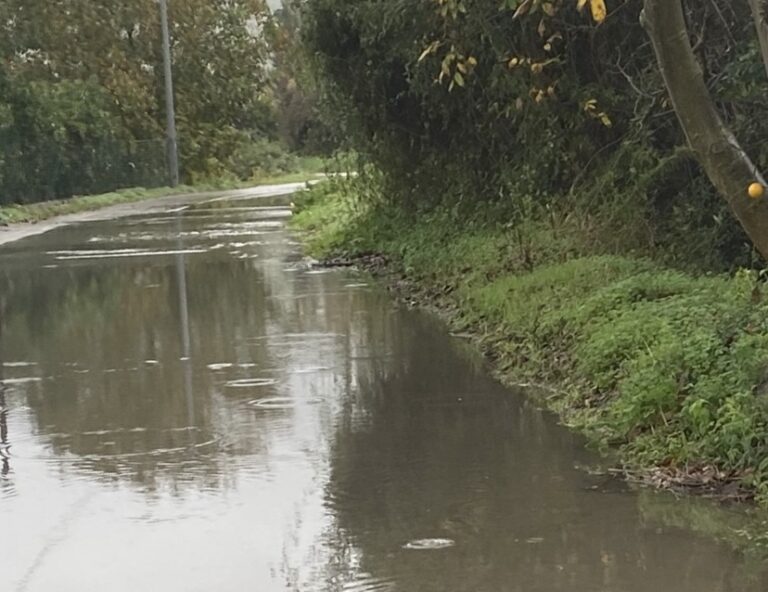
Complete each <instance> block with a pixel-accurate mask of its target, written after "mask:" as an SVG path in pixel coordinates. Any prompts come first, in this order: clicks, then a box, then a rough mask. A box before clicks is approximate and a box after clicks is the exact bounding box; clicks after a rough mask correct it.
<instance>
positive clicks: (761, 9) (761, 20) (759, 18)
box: [749, 0, 768, 73]
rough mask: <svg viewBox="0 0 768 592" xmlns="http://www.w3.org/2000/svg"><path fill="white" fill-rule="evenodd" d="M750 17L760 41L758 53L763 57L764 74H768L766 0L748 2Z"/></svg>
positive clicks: (767, 0) (767, 17)
mask: <svg viewBox="0 0 768 592" xmlns="http://www.w3.org/2000/svg"><path fill="white" fill-rule="evenodd" d="M749 7H750V8H751V9H752V16H753V17H754V19H755V26H756V27H757V38H758V40H759V41H760V53H761V54H762V56H763V63H764V64H765V70H766V73H768V0H749Z"/></svg>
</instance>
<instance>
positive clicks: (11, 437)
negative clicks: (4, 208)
mask: <svg viewBox="0 0 768 592" xmlns="http://www.w3.org/2000/svg"><path fill="white" fill-rule="evenodd" d="M265 193H266V192H265V191H264V190H262V191H261V193H260V194H258V196H256V197H254V196H253V195H252V194H249V193H248V192H239V193H238V194H237V195H231V196H228V197H226V196H225V197H224V198H223V199H222V198H219V199H216V200H213V201H204V202H198V203H195V204H193V205H191V206H189V207H183V204H179V203H175V204H174V207H173V208H171V211H167V210H158V209H155V210H153V211H151V212H149V213H145V214H141V215H134V216H130V217H126V218H121V219H117V220H101V221H89V222H84V223H81V224H77V225H73V226H66V227H61V228H57V229H56V230H53V231H51V232H49V233H46V234H43V235H40V236H36V237H32V238H28V239H26V240H24V241H20V242H16V243H12V244H9V245H5V246H4V247H2V248H1V249H0V307H1V308H0V312H2V333H1V334H0V346H1V349H0V351H1V352H2V354H1V355H2V360H1V362H2V378H3V381H2V385H3V386H2V389H0V406H2V407H3V409H4V410H5V411H4V412H2V413H1V414H0V441H1V442H2V443H0V590H3V591H4V590H14V591H15V590H19V591H21V590H24V591H46V592H47V591H55V592H68V591H75V590H77V591H83V590H108V591H115V592H121V591H135V590H162V591H180V592H192V591H198V590H200V591H209V590H216V591H241V590H254V591H258V592H272V591H275V592H288V591H291V592H293V591H300V592H315V591H316V592H326V591H329V592H336V591H338V592H341V591H349V592H362V591H368V590H370V591H374V590H376V591H392V592H432V591H435V592H437V591H440V592H491V591H493V592H500V591H515V592H517V591H519V592H523V591H525V592H534V591H542V592H544V591H546V592H556V591H557V592H559V591H568V592H596V591H605V592H609V591H610V592H613V591H632V592H635V591H637V592H646V591H647V592H660V591H666V590H669V591H674V592H689V591H690V592H693V591H697V592H698V591H713V592H731V591H733V592H736V591H739V592H751V591H758V590H761V591H762V590H765V589H766V587H767V586H768V576H767V575H766V574H768V570H766V569H764V568H763V567H761V566H760V565H755V564H754V563H747V562H746V561H745V560H744V559H743V558H742V557H741V556H740V555H738V554H737V553H735V552H734V551H731V550H729V549H728V548H726V547H724V546H723V545H721V544H718V543H715V542H714V541H712V540H709V539H707V538H704V537H702V536H699V535H696V534H694V533H692V532H690V531H688V530H686V529H685V528H681V527H675V526H670V525H668V524H669V521H662V520H659V519H657V518H656V517H655V516H657V515H658V514H659V512H657V513H655V514H654V513H649V512H648V511H647V510H646V507H645V504H644V503H643V499H644V498H648V495H649V494H644V495H638V494H637V493H636V492H632V491H628V490H627V488H626V486H624V485H623V484H621V483H619V482H616V481H614V480H612V479H610V478H608V477H605V476H600V475H591V474H590V473H588V472H587V471H584V470H583V469H582V468H580V467H583V466H589V465H592V464H593V463H595V462H596V460H597V459H595V457H593V456H592V455H591V453H589V452H587V451H586V450H585V448H584V445H583V442H582V441H581V440H580V439H579V438H578V437H576V436H574V435H572V434H570V433H569V432H568V431H567V430H565V429H563V428H561V427H559V426H557V425H556V422H555V421H554V420H553V419H552V418H551V417H550V416H549V415H548V414H546V413H544V412H542V411H540V410H538V409H536V408H535V406H533V405H531V404H530V403H528V402H526V399H525V397H523V396H522V395H521V394H520V393H514V392H510V391H508V390H506V389H504V388H502V387H501V386H499V385H498V384H497V383H495V382H494V381H493V380H492V379H490V378H489V376H488V374H487V373H486V371H485V370H484V368H483V365H482V363H481V362H480V361H479V360H478V359H477V358H476V357H475V356H474V355H473V354H472V352H470V351H467V348H466V346H465V344H464V343H463V342H461V341H460V340H457V339H452V338H451V337H450V336H449V335H448V333H447V331H446V329H445V327H444V326H442V325H441V324H440V322H439V321H437V320H436V319H434V318H432V317H430V316H429V315H426V314H423V313H418V312H413V311H405V310H400V309H398V308H397V307H396V306H395V305H394V304H393V302H392V301H391V300H390V298H389V297H388V295H387V294H386V293H385V292H384V291H383V290H382V289H381V288H380V287H377V286H376V285H374V284H373V283H371V281H370V280H369V279H368V278H367V277H366V276H364V275H359V274H355V273H354V272H350V271H334V270H313V269H312V268H311V267H309V266H308V265H307V264H306V262H305V260H304V258H303V257H302V254H301V249H300V246H299V244H298V243H297V242H296V240H295V237H292V236H291V234H290V233H289V232H288V231H287V230H286V229H285V222H286V220H287V218H288V217H289V215H290V211H289V210H288V209H287V207H286V201H287V200H286V198H285V197H275V198H270V197H265V196H264V194H265ZM650 496H651V497H652V498H653V499H654V501H653V503H654V504H657V505H659V504H660V505H661V506H662V507H663V508H664V512H661V513H665V512H666V513H669V512H672V513H674V512H675V508H676V507H678V506H676V504H677V503H678V502H675V500H673V499H671V498H668V497H667V496H661V495H656V494H650ZM680 503H681V504H682V502H680ZM681 507H682V506H681Z"/></svg>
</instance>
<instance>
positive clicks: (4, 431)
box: [0, 302, 11, 478]
mask: <svg viewBox="0 0 768 592" xmlns="http://www.w3.org/2000/svg"><path fill="white" fill-rule="evenodd" d="M3 309H4V307H3V303H2V302H0V477H2V478H5V477H7V476H8V474H9V473H10V472H11V464H10V452H9V450H10V446H11V444H10V442H8V406H7V404H6V397H5V369H4V364H3V360H4V359H5V357H4V356H3V319H4V318H5V313H4V310H3Z"/></svg>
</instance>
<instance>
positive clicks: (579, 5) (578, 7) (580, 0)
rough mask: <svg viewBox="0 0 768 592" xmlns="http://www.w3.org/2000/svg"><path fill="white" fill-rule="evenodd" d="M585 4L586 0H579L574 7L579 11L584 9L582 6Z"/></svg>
mask: <svg viewBox="0 0 768 592" xmlns="http://www.w3.org/2000/svg"><path fill="white" fill-rule="evenodd" d="M586 5H587V0H579V3H578V4H577V5H576V8H577V9H578V10H579V12H581V11H582V10H584V7H585V6H586Z"/></svg>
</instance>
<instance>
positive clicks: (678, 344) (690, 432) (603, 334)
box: [294, 181, 768, 506]
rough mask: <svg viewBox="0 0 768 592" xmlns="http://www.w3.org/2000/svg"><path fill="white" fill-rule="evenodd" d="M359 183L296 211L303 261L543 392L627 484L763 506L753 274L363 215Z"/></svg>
mask: <svg viewBox="0 0 768 592" xmlns="http://www.w3.org/2000/svg"><path fill="white" fill-rule="evenodd" d="M359 184H360V182H359V181H352V182H346V183H342V182H335V181H334V182H330V183H327V184H324V185H323V186H320V187H317V188H315V189H313V190H312V191H309V192H307V193H306V194H305V195H303V196H301V198H300V199H299V200H297V204H298V212H297V215H296V216H295V218H294V225H295V227H296V228H298V229H302V230H305V231H307V234H306V235H305V237H306V241H307V245H308V249H309V251H310V253H311V254H313V255H314V256H317V257H320V258H324V259H330V260H331V262H333V261H336V262H340V263H352V262H358V263H361V264H362V265H364V266H365V265H367V266H368V267H369V268H370V267H373V268H374V271H379V272H381V273H384V274H387V275H388V276H389V278H390V280H391V281H390V285H392V286H395V287H396V289H397V290H398V292H399V293H400V295H401V296H403V297H404V298H406V299H408V300H409V301H411V302H413V303H417V304H427V305H432V306H437V307H438V308H440V309H441V310H443V311H447V312H448V313H450V314H449V315H448V316H449V318H450V321H451V323H453V325H454V329H455V330H458V331H465V332H469V333H471V334H472V335H474V336H475V338H476V340H477V343H478V345H479V346H480V347H481V348H482V350H483V351H484V352H485V354H486V355H487V357H488V358H489V359H490V360H491V361H492V362H493V367H494V368H495V370H496V372H497V373H498V375H499V377H500V378H501V379H502V380H503V381H504V382H507V383H509V384H519V383H537V384H543V385H546V388H545V389H541V390H539V391H538V392H541V393H544V394H543V395H542V401H544V402H545V403H546V405H547V406H548V407H549V408H551V409H552V410H554V411H556V412H557V413H558V414H559V415H560V417H561V418H562V420H563V422H564V423H566V424H567V425H569V426H571V427H573V428H575V429H577V430H579V431H581V432H583V433H584V434H586V435H587V436H588V438H589V439H590V440H591V441H592V442H593V443H594V444H596V445H597V446H599V447H600V448H602V449H603V450H605V451H612V453H613V454H614V455H615V457H616V458H617V459H618V461H619V464H620V466H621V467H622V468H623V470H624V471H625V473H626V474H627V475H628V476H630V477H631V478H633V479H636V480H638V481H642V482H644V483H649V484H651V485H654V486H657V487H662V488H667V489H680V490H686V491H695V492H699V493H703V494H707V495H711V496H715V497H718V498H720V499H731V500H746V499H756V500H757V501H758V503H759V504H761V505H763V506H768V302H767V301H766V298H764V297H763V293H762V292H763V284H762V282H761V281H760V278H759V277H757V275H756V274H754V273H752V272H746V271H744V272H740V273H737V274H735V275H734V276H726V275H701V276H694V275H690V274H686V273H684V272H681V271H677V270H675V269H670V268H668V267H665V266H662V265H660V264H658V263H656V262H654V261H651V260H649V259H643V258H632V257H628V256H619V255H615V254H614V255H608V254H595V255H584V254H578V253H575V252H573V250H569V249H568V248H567V245H565V244H563V243H562V242H558V241H562V240H563V239H562V238H561V237H559V236H558V233H556V232H549V233H547V232H546V231H545V230H544V229H542V228H541V227H539V226H536V225H532V226H531V227H526V228H524V233H523V232H521V229H520V226H519V225H518V226H516V227H511V226H509V225H501V224H496V223H490V222H488V221H487V220H481V219H477V220H474V219H472V218H471V217H469V218H467V217H466V216H465V217H464V218H461V219H460V218H459V217H458V216H456V215H453V214H452V213H450V212H449V211H445V210H443V211H433V212H431V213H422V214H421V215H419V216H415V215H413V214H409V213H408V212H405V211H403V210H402V209H399V208H395V207H392V206H386V205H378V206H373V205H370V204H371V203H375V201H371V200H361V199H359V197H358V193H357V192H359V191H362V190H363V189H361V188H360V186H359ZM366 204H367V205H366ZM523 226H525V225H524V224H523ZM523 234H524V235H525V240H522V239H521V236H522V235H523ZM382 261H383V262H385V263H384V264H383V265H382Z"/></svg>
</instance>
